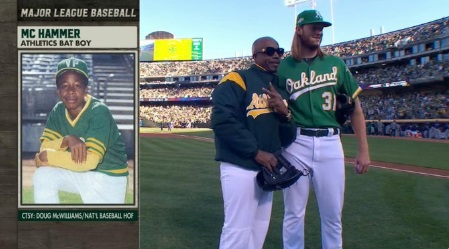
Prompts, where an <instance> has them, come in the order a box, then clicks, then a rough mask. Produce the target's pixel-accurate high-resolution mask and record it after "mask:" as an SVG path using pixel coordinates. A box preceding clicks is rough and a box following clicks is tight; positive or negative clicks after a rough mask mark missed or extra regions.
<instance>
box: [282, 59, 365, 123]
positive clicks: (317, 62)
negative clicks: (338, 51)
mask: <svg viewBox="0 0 449 249" xmlns="http://www.w3.org/2000/svg"><path fill="white" fill-rule="evenodd" d="M278 75H279V84H280V85H279V87H280V88H282V89H285V90H286V91H287V92H288V93H289V95H290V99H289V107H290V109H291V111H292V116H293V120H294V121H295V123H296V124H297V125H298V126H299V127H303V128H329V127H340V125H339V124H338V122H337V120H336V114H335V110H336V103H337V100H336V94H337V93H344V94H347V95H349V96H351V97H352V98H353V99H355V98H356V97H357V96H358V94H359V93H360V92H361V90H362V89H361V88H360V87H359V85H358V84H357V82H356V81H355V79H354V77H353V76H352V74H351V72H350V71H349V69H348V67H347V66H346V64H345V63H344V62H343V61H342V60H341V59H340V58H339V57H336V56H333V55H325V56H324V57H322V58H321V57H316V58H315V59H314V61H313V62H311V63H310V64H309V63H307V62H305V61H300V62H298V61H297V60H295V59H294V58H292V57H291V56H288V57H287V58H285V59H283V60H282V61H281V63H280V64H279V67H278ZM300 107H301V108H300Z"/></svg>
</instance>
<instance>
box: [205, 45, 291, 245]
mask: <svg viewBox="0 0 449 249" xmlns="http://www.w3.org/2000/svg"><path fill="white" fill-rule="evenodd" d="M252 52H253V59H254V64H253V65H251V67H250V68H248V69H246V70H239V71H234V72H231V73H229V74H227V75H226V76H225V77H224V78H223V79H222V80H221V81H220V82H219V84H218V85H217V87H216V88H215V89H214V91H213V93H212V102H213V107H212V115H211V121H212V129H213V131H214V134H215V148H216V155H215V160H217V161H219V162H220V181H221V189H222V194H223V202H224V224H223V228H222V233H221V236H220V248H221V249H225V248H232V249H259V248H262V247H263V244H264V241H265V237H266V234H267V231H268V226H269V223H270V216H271V206H272V198H273V194H272V192H265V191H263V190H262V189H261V188H260V187H259V186H258V185H257V182H256V175H257V173H258V172H259V171H260V170H261V169H262V167H265V168H267V169H268V170H270V171H271V170H272V169H273V168H274V167H275V166H276V163H277V160H276V158H275V157H274V155H273V153H274V152H276V151H278V150H280V149H281V146H283V145H284V146H285V145H286V144H288V143H289V142H290V141H293V140H294V138H295V137H296V133H295V132H296V127H295V125H294V124H293V123H292V122H290V118H289V117H290V116H289V110H288V108H287V106H286V105H285V103H284V99H286V97H287V93H286V92H285V91H279V92H278V91H276V89H274V87H273V85H274V84H277V81H278V78H277V75H276V74H275V73H276V70H277V67H278V65H279V62H280V58H281V56H282V55H283V53H284V50H283V49H282V48H279V45H278V43H277V42H276V41H275V40H274V39H273V38H271V37H262V38H259V39H257V40H256V41H255V42H254V43H253V46H252ZM281 94H282V95H283V96H284V97H282V95H281ZM281 134H282V135H281Z"/></svg>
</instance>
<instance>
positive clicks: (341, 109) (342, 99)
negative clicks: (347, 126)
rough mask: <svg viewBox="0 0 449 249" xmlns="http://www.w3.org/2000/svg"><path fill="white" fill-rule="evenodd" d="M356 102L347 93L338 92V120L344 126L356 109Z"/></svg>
mask: <svg viewBox="0 0 449 249" xmlns="http://www.w3.org/2000/svg"><path fill="white" fill-rule="evenodd" d="M354 106H355V102H354V100H353V99H352V98H351V97H349V96H348V95H346V94H342V93H338V94H337V109H336V116H337V122H338V123H339V124H340V125H341V126H343V124H344V123H345V122H346V120H348V118H349V117H350V116H351V115H352V112H353V111H354Z"/></svg>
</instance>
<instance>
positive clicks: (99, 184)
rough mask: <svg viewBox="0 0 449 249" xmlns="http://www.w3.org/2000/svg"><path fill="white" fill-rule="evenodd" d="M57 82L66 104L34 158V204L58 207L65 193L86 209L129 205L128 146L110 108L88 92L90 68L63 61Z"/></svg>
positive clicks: (57, 107)
mask: <svg viewBox="0 0 449 249" xmlns="http://www.w3.org/2000/svg"><path fill="white" fill-rule="evenodd" d="M55 78H56V86H57V93H58V95H59V97H60V99H61V101H60V102H58V103H57V104H56V105H55V107H54V108H53V110H52V111H51V112H50V114H49V116H48V119H47V123H46V125H45V128H44V132H43V134H42V136H41V138H40V140H41V147H40V151H39V153H37V154H36V157H35V162H36V166H37V167H38V168H37V170H36V172H35V174H34V179H33V181H34V201H35V203H36V204H58V203H59V197H58V192H59V191H60V190H62V191H67V192H72V193H78V194H80V195H81V199H82V201H83V203H85V204H123V203H125V194H126V189H127V176H128V174H129V173H128V163H127V156H126V153H125V144H124V142H123V139H122V136H121V133H120V132H119V130H118V127H117V124H116V123H115V121H114V119H113V117H112V114H111V112H110V111H109V109H108V107H107V106H106V105H105V104H103V103H102V102H101V101H100V100H98V99H96V98H94V97H92V96H91V95H89V94H88V93H87V88H88V83H89V74H88V67H87V64H86V63H85V62H84V61H83V60H80V59H76V58H69V59H64V60H62V61H61V62H60V63H59V64H58V68H57V72H56V75H55Z"/></svg>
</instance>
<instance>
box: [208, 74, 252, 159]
mask: <svg viewBox="0 0 449 249" xmlns="http://www.w3.org/2000/svg"><path fill="white" fill-rule="evenodd" d="M245 95H246V85H245V83H244V81H243V79H242V78H241V76H240V75H239V74H238V73H236V72H231V73H229V74H228V75H226V76H225V77H224V78H223V79H222V80H221V81H220V83H219V84H218V85H217V87H216V88H215V89H214V91H213V92H212V102H213V107H212V114H211V126H212V129H213V130H214V134H215V136H216V137H217V138H219V140H220V142H222V143H225V144H227V145H228V146H229V147H230V148H233V150H234V151H235V153H237V154H238V155H240V156H242V157H246V158H255V157H256V155H257V153H258V151H259V148H258V143H257V140H256V138H255V137H254V136H253V135H252V134H251V132H250V131H249V130H248V129H247V128H246V126H245V125H244V122H245V119H246V116H245V112H244V111H243V110H242V108H244V106H243V105H242V102H243V101H244V98H245Z"/></svg>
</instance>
